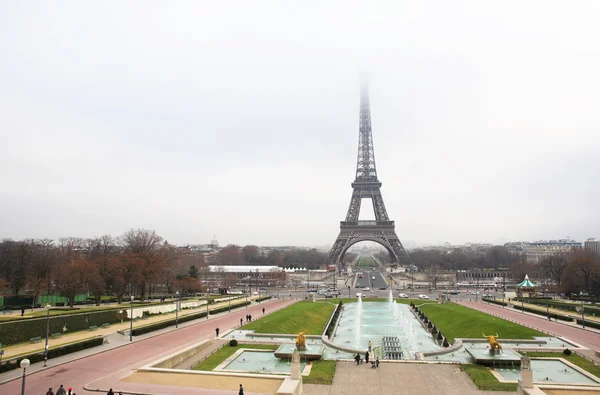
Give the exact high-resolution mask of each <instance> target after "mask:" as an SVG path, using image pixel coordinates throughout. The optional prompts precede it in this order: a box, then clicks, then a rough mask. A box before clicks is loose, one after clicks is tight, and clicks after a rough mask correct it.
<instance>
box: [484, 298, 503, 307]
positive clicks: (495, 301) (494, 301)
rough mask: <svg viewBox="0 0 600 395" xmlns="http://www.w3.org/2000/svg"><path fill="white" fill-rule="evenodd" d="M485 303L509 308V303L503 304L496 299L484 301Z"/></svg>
mask: <svg viewBox="0 0 600 395" xmlns="http://www.w3.org/2000/svg"><path fill="white" fill-rule="evenodd" d="M483 301H484V302H488V303H493V304H499V305H500V306H508V303H506V302H502V301H499V300H494V299H483Z"/></svg>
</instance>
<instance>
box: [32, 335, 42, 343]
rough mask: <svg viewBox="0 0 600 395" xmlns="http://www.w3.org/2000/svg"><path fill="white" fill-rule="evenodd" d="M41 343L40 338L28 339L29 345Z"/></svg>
mask: <svg viewBox="0 0 600 395" xmlns="http://www.w3.org/2000/svg"><path fill="white" fill-rule="evenodd" d="M41 341H42V338H41V337H39V336H36V337H32V338H30V339H29V342H30V343H39V342H41Z"/></svg>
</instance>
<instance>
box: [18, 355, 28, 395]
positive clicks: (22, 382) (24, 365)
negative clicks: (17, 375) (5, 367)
mask: <svg viewBox="0 0 600 395" xmlns="http://www.w3.org/2000/svg"><path fill="white" fill-rule="evenodd" d="M30 364H31V362H29V359H27V358H25V359H23V360H21V363H20V364H19V365H20V366H21V368H23V379H22V380H21V395H25V370H26V369H27V368H28V367H29V365H30Z"/></svg>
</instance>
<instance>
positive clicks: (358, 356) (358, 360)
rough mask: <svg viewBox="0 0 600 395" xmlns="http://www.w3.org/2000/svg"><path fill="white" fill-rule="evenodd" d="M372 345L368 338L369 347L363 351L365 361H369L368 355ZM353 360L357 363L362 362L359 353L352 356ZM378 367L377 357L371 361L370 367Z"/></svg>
mask: <svg viewBox="0 0 600 395" xmlns="http://www.w3.org/2000/svg"><path fill="white" fill-rule="evenodd" d="M372 347H373V344H372V343H371V341H370V340H369V349H368V350H367V352H366V353H365V363H369V357H370V353H371V349H372ZM354 360H355V361H356V364H357V365H359V364H361V363H362V358H361V357H360V354H358V353H357V354H356V356H355V357H354ZM378 367H379V357H377V358H376V359H375V360H374V361H371V368H378Z"/></svg>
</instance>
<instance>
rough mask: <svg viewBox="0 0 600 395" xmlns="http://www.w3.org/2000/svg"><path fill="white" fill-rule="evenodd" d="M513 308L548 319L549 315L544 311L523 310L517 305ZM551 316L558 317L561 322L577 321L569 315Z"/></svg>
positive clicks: (552, 314) (553, 314) (552, 315)
mask: <svg viewBox="0 0 600 395" xmlns="http://www.w3.org/2000/svg"><path fill="white" fill-rule="evenodd" d="M513 307H514V308H515V309H517V310H521V311H523V310H525V311H526V312H528V313H533V314H538V315H543V316H544V317H548V314H547V313H546V312H545V311H543V310H537V309H532V308H530V307H525V308H521V306H517V305H513ZM550 316H551V317H552V318H554V317H556V318H557V319H559V320H561V321H568V322H573V321H575V320H574V319H573V317H569V316H568V315H563V314H555V313H550Z"/></svg>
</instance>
